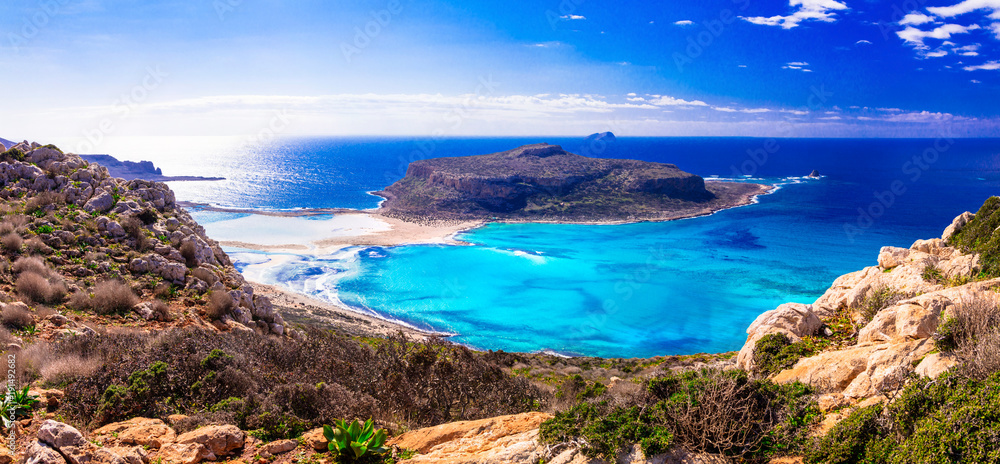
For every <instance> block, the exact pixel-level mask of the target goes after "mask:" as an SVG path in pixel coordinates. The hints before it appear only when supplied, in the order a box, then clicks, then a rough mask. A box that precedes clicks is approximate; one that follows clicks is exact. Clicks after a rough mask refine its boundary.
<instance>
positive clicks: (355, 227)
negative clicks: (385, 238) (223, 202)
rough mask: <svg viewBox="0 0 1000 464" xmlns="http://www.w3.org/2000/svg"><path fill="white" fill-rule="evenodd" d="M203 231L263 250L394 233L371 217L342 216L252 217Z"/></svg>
mask: <svg viewBox="0 0 1000 464" xmlns="http://www.w3.org/2000/svg"><path fill="white" fill-rule="evenodd" d="M204 227H205V231H206V232H207V233H208V235H209V236H210V237H212V238H214V239H216V240H219V241H223V242H226V241H233V242H243V243H250V244H254V245H263V246H278V245H305V246H308V245H310V244H312V242H316V241H319V240H323V239H327V238H331V237H353V236H359V235H367V234H372V233H377V232H383V231H387V230H390V229H392V227H391V226H390V225H389V223H387V222H385V221H382V220H380V219H378V218H374V217H372V216H371V215H368V214H341V215H335V216H332V217H330V218H329V219H309V218H305V217H297V216H292V217H285V216H267V215H260V214H250V215H248V216H244V217H239V218H234V219H228V220H222V221H215V222H210V223H207V224H205V225H204Z"/></svg>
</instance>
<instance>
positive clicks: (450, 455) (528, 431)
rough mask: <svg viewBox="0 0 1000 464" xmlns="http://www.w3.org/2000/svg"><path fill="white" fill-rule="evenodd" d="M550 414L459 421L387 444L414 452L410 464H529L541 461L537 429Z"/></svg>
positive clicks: (405, 436)
mask: <svg viewBox="0 0 1000 464" xmlns="http://www.w3.org/2000/svg"><path fill="white" fill-rule="evenodd" d="M550 418H552V416H551V415H549V414H545V413H540V412H530V413H524V414H516V415H510V416H501V417H495V418H491V419H483V420H478V421H461V422H453V423H450V424H443V425H439V426H436V427H428V428H424V429H419V430H414V431H411V432H407V433H404V434H402V435H400V436H398V437H395V438H393V439H392V440H390V442H389V444H390V445H394V446H399V447H400V448H405V449H413V450H416V451H417V452H418V453H420V454H418V455H417V456H416V457H414V458H413V459H412V460H410V461H407V462H409V463H412V464H422V463H442V464H458V463H531V464H535V463H537V462H538V461H539V459H542V458H544V456H543V454H544V449H543V448H541V447H539V445H538V426H539V425H540V424H541V423H542V422H544V421H546V420H548V419H550Z"/></svg>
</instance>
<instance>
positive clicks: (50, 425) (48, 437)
mask: <svg viewBox="0 0 1000 464" xmlns="http://www.w3.org/2000/svg"><path fill="white" fill-rule="evenodd" d="M38 440H40V441H42V442H44V443H46V444H47V445H49V446H51V447H53V448H55V449H57V450H62V449H63V448H65V447H68V446H83V445H84V444H86V443H88V442H87V440H85V439H84V438H83V434H81V433H80V431H79V430H77V429H76V428H75V427H73V426H71V425H68V424H64V423H62V422H56V421H54V420H47V421H45V422H42V426H41V427H39V429H38Z"/></svg>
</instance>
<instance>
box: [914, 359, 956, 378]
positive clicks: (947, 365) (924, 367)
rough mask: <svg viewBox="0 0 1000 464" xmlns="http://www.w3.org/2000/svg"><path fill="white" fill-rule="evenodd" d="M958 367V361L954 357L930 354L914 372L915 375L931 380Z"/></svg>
mask: <svg viewBox="0 0 1000 464" xmlns="http://www.w3.org/2000/svg"><path fill="white" fill-rule="evenodd" d="M956 365H958V360H956V359H955V357H954V356H951V355H948V354H944V353H932V354H929V355H927V356H925V357H924V359H923V360H922V361H920V364H917V368H916V370H915V371H914V372H916V373H917V375H921V376H924V377H930V378H932V379H935V378H937V376H939V375H941V374H943V373H945V372H946V371H947V370H948V369H951V368H952V367H955V366H956Z"/></svg>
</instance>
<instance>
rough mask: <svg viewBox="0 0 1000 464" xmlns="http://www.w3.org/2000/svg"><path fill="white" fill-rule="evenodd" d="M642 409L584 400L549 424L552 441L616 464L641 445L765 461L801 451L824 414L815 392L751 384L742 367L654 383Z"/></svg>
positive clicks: (649, 449)
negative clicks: (813, 397)
mask: <svg viewBox="0 0 1000 464" xmlns="http://www.w3.org/2000/svg"><path fill="white" fill-rule="evenodd" d="M646 388H647V391H646V395H645V396H644V397H642V398H640V399H638V400H637V402H636V403H635V404H624V405H622V404H612V403H611V402H610V401H608V400H602V401H590V402H581V403H579V404H577V405H575V406H573V407H571V408H569V409H568V410H566V411H562V412H559V413H557V414H556V415H555V417H554V418H553V419H551V420H549V421H547V422H545V423H543V424H542V426H541V431H540V435H541V439H542V440H543V441H544V442H548V443H562V442H567V441H571V440H578V441H581V442H583V443H584V445H583V447H582V451H583V452H584V454H586V455H588V456H591V457H598V458H602V459H606V460H609V461H614V460H615V459H616V457H617V456H618V455H620V454H621V453H622V452H623V451H626V450H627V449H628V448H629V447H630V446H632V445H633V444H639V445H640V447H641V448H642V449H643V452H644V453H645V454H646V455H647V456H653V455H656V454H660V453H662V452H665V451H667V450H668V449H669V448H670V447H671V446H674V445H680V446H683V447H685V448H686V449H689V450H693V451H697V452H707V453H717V454H724V455H727V456H731V457H736V458H741V459H751V460H752V459H758V458H763V457H766V456H777V455H782V454H787V453H791V452H795V451H796V450H799V449H801V447H802V446H803V445H804V444H806V443H807V440H806V432H807V429H808V425H809V424H811V423H812V422H813V421H815V420H816V418H817V417H818V416H819V411H818V409H817V408H816V406H815V404H814V402H812V400H811V391H810V389H809V388H808V387H806V386H804V385H802V384H799V383H793V384H790V385H776V384H774V383H772V382H770V381H766V380H754V379H751V378H750V377H749V376H748V375H747V373H745V372H743V371H738V370H732V371H721V370H711V369H706V370H701V371H688V372H684V373H681V374H670V375H666V376H662V377H657V378H653V379H651V380H649V381H648V383H647V384H646Z"/></svg>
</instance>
